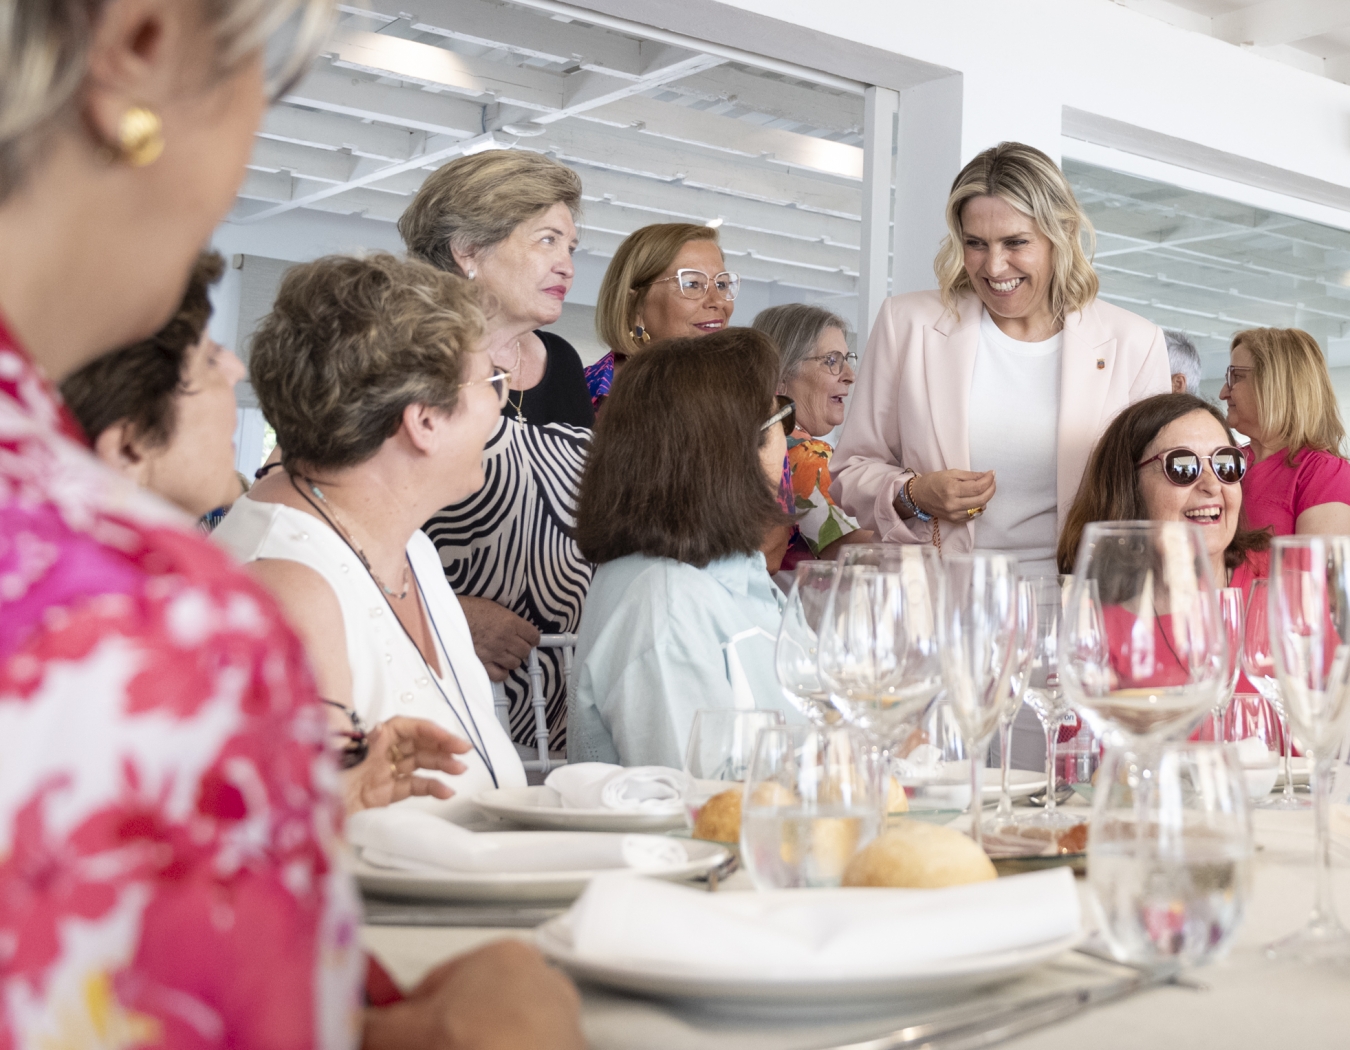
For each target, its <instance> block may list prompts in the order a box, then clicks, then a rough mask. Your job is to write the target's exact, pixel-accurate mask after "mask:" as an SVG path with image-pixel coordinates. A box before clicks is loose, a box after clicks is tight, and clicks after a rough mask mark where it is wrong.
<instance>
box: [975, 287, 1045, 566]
mask: <svg viewBox="0 0 1350 1050" xmlns="http://www.w3.org/2000/svg"><path fill="white" fill-rule="evenodd" d="M1063 346H1064V334H1063V333H1062V332H1061V333H1059V334H1057V335H1054V336H1051V337H1050V338H1049V339H1046V340H1045V341H1044V342H1040V343H1023V342H1020V341H1019V340H1016V339H1013V338H1012V337H1011V336H1008V335H1005V334H1004V333H1003V331H1002V330H1001V329H1000V328H999V327H998V325H996V324H995V323H994V321H993V319H992V318H991V317H990V316H989V313H988V311H986V312H985V313H984V316H983V317H982V318H981V319H980V343H979V349H978V351H977V352H976V355H975V373H974V375H973V377H972V378H971V381H970V469H971V470H992V471H994V472H995V481H996V482H997V484H998V491H997V492H996V493H995V494H994V498H993V499H991V500H990V501H989V505H988V506H987V507H986V508H985V511H984V513H983V514H982V515H980V517H979V518H978V519H976V521H975V546H976V547H979V548H981V549H982V550H995V551H1004V552H1006V553H1008V554H1014V555H1016V556H1017V560H1018V568H1019V570H1020V571H1021V573H1022V574H1023V575H1024V576H1044V575H1053V574H1054V572H1055V543H1056V541H1057V539H1058V537H1057V535H1056V531H1055V530H1056V520H1055V514H1056V507H1057V499H1058V491H1057V487H1056V483H1055V471H1056V465H1057V463H1058V448H1057V441H1058V438H1057V433H1058V429H1059V376H1060V357H1061V356H1062V350H1063Z"/></svg>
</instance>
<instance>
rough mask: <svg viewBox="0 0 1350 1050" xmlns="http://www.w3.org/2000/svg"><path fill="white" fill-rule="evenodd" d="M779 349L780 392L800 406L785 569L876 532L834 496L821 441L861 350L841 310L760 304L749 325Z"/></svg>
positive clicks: (791, 451)
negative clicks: (792, 523) (851, 343)
mask: <svg viewBox="0 0 1350 1050" xmlns="http://www.w3.org/2000/svg"><path fill="white" fill-rule="evenodd" d="M752 327H754V328H756V329H758V330H759V331H761V332H763V333H764V334H765V335H767V336H768V337H769V339H770V340H771V341H772V342H773V344H774V345H775V346H776V347H778V392H779V393H780V394H785V395H786V396H788V397H790V398H791V399H792V401H793V403H794V404H795V405H796V406H797V426H796V429H795V430H793V432H792V435H791V437H789V438H788V466H789V470H790V472H791V475H792V495H793V500H794V504H795V506H794V508H793V510H794V512H795V514H796V519H797V526H796V529H795V530H794V533H793V537H792V542H791V544H790V545H789V547H788V554H787V556H786V557H785V558H784V560H783V567H784V568H789V569H790V568H792V566H793V564H795V562H796V561H798V560H800V559H802V558H826V559H828V558H832V557H834V555H835V553H836V551H837V550H838V545H839V544H841V543H867V542H869V541H870V540H871V539H872V536H873V535H874V534H873V533H872V531H871V530H870V529H863V528H859V527H858V522H857V521H856V520H855V519H854V518H852V517H850V516H849V515H848V514H846V513H845V512H844V510H843V508H841V507H839V506H837V505H836V504H835V502H834V500H833V499H831V497H830V457H831V455H833V453H834V449H833V448H832V447H831V446H830V444H829V443H828V442H827V441H824V440H822V439H823V438H824V437H825V436H826V435H827V434H829V433H830V432H831V431H832V430H834V428H835V427H837V426H839V425H840V424H841V423H843V421H844V402H845V401H846V400H847V399H848V395H849V388H850V387H852V386H853V382H854V374H853V369H854V366H855V365H857V363H858V355H857V354H855V353H854V352H853V351H851V350H850V349H849V348H848V341H847V337H848V325H847V324H845V322H844V319H843V318H841V317H839V316H838V315H837V314H833V313H831V312H830V311H829V310H826V309H824V308H823V307H819V306H810V305H808V304H806V303H788V304H786V305H783V306H771V307H769V309H767V310H761V311H760V313H759V315H758V316H757V317H756V318H755V322H754V325H753V326H752Z"/></svg>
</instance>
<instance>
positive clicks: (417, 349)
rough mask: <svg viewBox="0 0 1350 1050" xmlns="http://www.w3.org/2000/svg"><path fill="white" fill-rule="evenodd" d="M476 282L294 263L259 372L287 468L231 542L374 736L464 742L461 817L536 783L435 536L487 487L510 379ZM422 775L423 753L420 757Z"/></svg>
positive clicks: (337, 262)
mask: <svg viewBox="0 0 1350 1050" xmlns="http://www.w3.org/2000/svg"><path fill="white" fill-rule="evenodd" d="M481 334H482V315H481V314H480V313H479V311H478V309H477V307H476V305H475V304H474V300H473V294H472V290H471V289H470V288H469V287H468V285H467V282H464V281H462V280H460V279H458V278H455V277H452V276H450V275H448V274H444V273H441V272H440V271H438V270H435V269H434V268H433V267H430V266H427V265H424V264H421V263H412V262H403V261H400V260H397V259H395V258H394V257H393V256H388V255H374V256H371V257H370V258H367V259H351V258H342V257H336V256H333V257H329V258H325V259H319V260H317V261H316V262H313V263H307V264H304V265H301V266H297V267H294V268H293V269H291V270H290V271H289V272H288V273H287V275H286V277H285V279H284V280H283V281H282V284H281V288H280V290H279V291H278V295H277V301H276V304H275V306H274V307H273V310H272V313H271V314H270V315H269V316H268V317H267V318H266V319H264V321H263V323H262V325H261V327H260V328H259V329H258V331H257V333H256V334H255V336H254V340H253V348H252V353H251V355H250V357H251V360H250V372H251V378H252V380H253V386H254V389H255V390H256V391H257V394H258V400H259V403H260V404H261V406H262V409H263V413H264V414H265V415H266V416H267V418H268V420H269V421H270V422H271V423H272V425H273V427H274V428H275V429H276V433H277V440H278V444H279V445H280V447H281V448H282V449H284V452H285V455H284V465H283V466H281V467H280V468H278V469H275V470H273V471H271V472H270V473H269V474H267V476H265V477H264V478H263V479H262V480H261V481H259V482H258V484H257V485H255V486H254V488H253V490H252V491H251V492H250V493H249V495H248V496H246V497H244V498H243V499H240V500H238V501H237V502H236V503H235V505H234V507H233V508H231V510H230V513H229V514H228V515H226V517H225V520H224V521H222V522H221V524H220V525H219V526H218V527H217V529H216V531H215V533H214V535H215V536H216V537H217V538H218V539H219V540H220V541H221V542H222V543H224V544H225V545H226V546H227V547H228V548H229V549H230V550H232V551H233V552H234V553H235V554H236V555H238V556H239V557H240V558H241V559H243V560H245V561H247V562H249V563H250V566H249V567H250V569H251V570H252V571H253V572H254V574H255V575H257V576H258V577H259V578H260V579H261V580H262V581H263V582H264V583H265V584H266V585H267V586H268V587H269V588H270V589H271V590H272V591H273V592H274V593H275V594H276V595H277V597H278V598H279V600H280V601H281V603H282V606H283V607H284V608H285V610H286V612H287V614H288V615H289V616H290V618H291V620H292V622H293V623H294V625H295V627H296V628H297V629H298V630H299V632H300V634H301V636H302V637H303V638H304V639H305V642H306V646H307V648H308V650H309V653H310V656H311V659H312V661H313V663H314V668H315V674H316V677H317V679H318V685H319V694H320V696H322V697H324V698H325V699H326V700H327V701H329V702H330V703H331V704H332V705H334V708H339V707H340V708H342V709H344V710H345V711H346V712H348V714H349V716H354V717H353V721H354V722H356V723H357V725H358V727H362V728H365V729H369V728H370V727H372V726H375V725H378V724H379V723H381V722H383V721H385V720H387V719H389V718H392V717H394V716H398V715H402V716H411V717H416V718H424V719H427V720H429V721H431V722H434V723H436V724H437V725H439V726H442V727H443V728H445V729H448V730H449V731H450V732H451V733H453V734H454V735H455V736H457V737H459V738H461V739H462V740H463V741H464V751H463V753H462V754H461V756H460V760H461V763H462V765H463V766H464V769H463V772H461V773H459V774H457V775H453V776H447V775H445V774H440V773H435V774H432V775H434V776H437V777H440V778H442V779H443V780H444V781H445V782H446V783H448V784H449V785H450V786H451V788H453V790H454V793H455V794H454V796H453V797H452V798H450V799H448V800H444V801H442V800H438V799H432V798H423V799H419V800H408V801H405V802H403V803H399V804H400V805H424V806H430V807H433V808H434V809H435V811H436V812H438V813H440V814H442V815H444V816H447V817H450V818H451V819H456V818H458V817H462V816H467V815H469V814H471V813H472V812H473V809H472V805H471V801H470V800H471V799H472V797H473V796H474V795H475V794H477V793H478V792H479V791H481V790H483V789H484V788H490V787H493V786H494V785H495V786H499V787H519V786H522V785H524V783H525V773H524V769H523V767H522V766H521V763H520V758H519V756H518V755H517V753H516V750H515V747H514V745H512V743H511V741H510V740H509V738H508V737H507V735H506V733H505V732H504V731H503V730H502V728H501V726H500V724H499V723H498V722H497V719H496V717H495V715H494V713H493V703H492V687H491V683H490V682H489V680H488V677H487V672H486V671H485V670H484V668H483V665H482V663H481V662H480V661H479V659H478V657H477V656H476V655H475V654H474V650H473V642H472V639H471V638H470V636H469V630H468V625H467V623H466V622H465V619H464V614H463V613H462V612H461V611H460V607H459V603H458V600H457V599H456V598H455V595H454V593H453V592H452V591H451V590H450V587H449V585H448V584H447V583H446V580H445V574H444V572H443V571H442V569H441V563H440V558H439V556H438V555H437V553H436V549H435V547H434V545H433V544H432V542H431V540H429V539H428V538H427V537H426V535H425V534H424V533H423V532H422V531H421V530H420V528H419V526H420V525H421V524H422V522H424V521H425V520H426V519H427V518H428V517H430V516H431V514H432V513H433V512H434V511H436V510H438V509H439V508H441V507H443V506H445V505H447V504H448V503H451V502H454V501H455V500H458V499H463V498H464V497H466V496H468V495H470V494H471V493H473V492H474V491H475V490H477V488H478V487H479V486H481V485H482V482H483V471H482V453H483V447H484V445H485V443H486V441H487V439H488V437H489V436H490V434H491V433H492V430H493V428H494V427H495V426H496V424H497V420H498V415H499V413H500V411H501V399H502V397H503V396H504V394H505V392H506V389H507V385H506V384H507V377H506V376H505V375H504V374H503V373H501V372H499V371H497V370H495V369H493V368H492V366H491V363H490V361H489V360H488V358H487V355H486V354H484V353H482V352H481V351H478V350H477V349H475V348H476V347H477V346H478V344H479V341H480V339H481ZM407 762H408V772H411V768H412V764H413V761H412V756H408V758H407Z"/></svg>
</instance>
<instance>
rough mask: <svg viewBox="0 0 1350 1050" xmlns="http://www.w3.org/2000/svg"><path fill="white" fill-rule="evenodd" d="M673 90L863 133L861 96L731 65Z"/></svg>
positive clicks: (824, 128) (831, 128) (799, 121)
mask: <svg viewBox="0 0 1350 1050" xmlns="http://www.w3.org/2000/svg"><path fill="white" fill-rule="evenodd" d="M671 90H673V91H679V92H680V93H681V94H685V95H693V96H695V97H696V98H701V99H706V100H708V101H710V102H717V101H721V102H729V103H731V104H733V105H735V106H739V107H741V108H742V109H746V110H749V111H751V112H753V113H763V114H765V115H766V116H770V117H777V118H778V119H780V120H790V121H792V122H794V123H797V124H807V125H810V126H811V127H813V128H819V129H821V130H822V131H840V132H847V133H849V134H853V135H860V134H862V118H863V100H862V98H861V96H854V95H844V94H835V93H833V92H830V91H824V90H822V89H820V88H818V87H811V86H808V85H806V84H794V83H792V82H790V81H787V80H780V79H778V78H772V77H766V76H758V75H756V74H754V73H750V72H747V71H745V70H742V69H735V68H733V67H731V66H721V67H719V68H717V69H714V70H711V71H710V72H707V73H703V74H700V75H698V76H694V77H689V78H688V79H687V80H684V81H681V82H680V83H679V84H678V85H674V86H672V88H671Z"/></svg>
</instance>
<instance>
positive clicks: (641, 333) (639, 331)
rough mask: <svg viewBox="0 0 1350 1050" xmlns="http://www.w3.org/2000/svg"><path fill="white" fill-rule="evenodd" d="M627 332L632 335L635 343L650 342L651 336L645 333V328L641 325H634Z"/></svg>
mask: <svg viewBox="0 0 1350 1050" xmlns="http://www.w3.org/2000/svg"><path fill="white" fill-rule="evenodd" d="M628 334H629V335H631V336H632V337H633V342H635V343H650V342H651V341H652V337H651V336H649V335H648V334H647V329H645V328H643V327H642V325H636V326H635V327H634V328H633V330H632V331H631V332H629V333H628Z"/></svg>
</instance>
